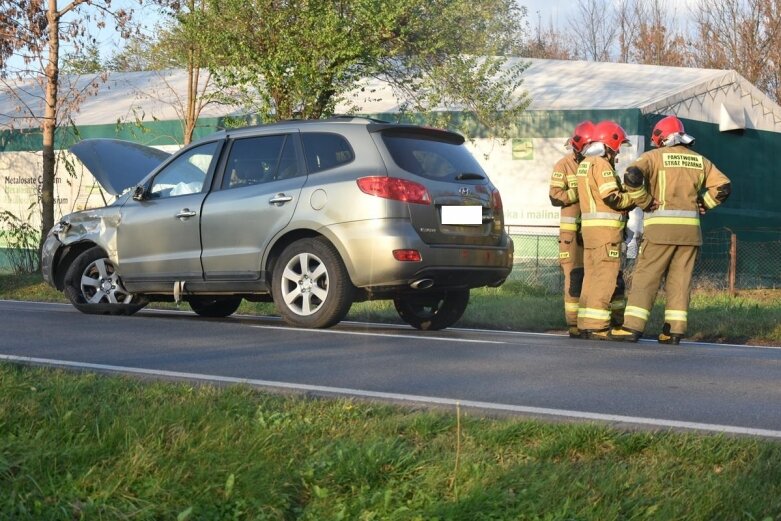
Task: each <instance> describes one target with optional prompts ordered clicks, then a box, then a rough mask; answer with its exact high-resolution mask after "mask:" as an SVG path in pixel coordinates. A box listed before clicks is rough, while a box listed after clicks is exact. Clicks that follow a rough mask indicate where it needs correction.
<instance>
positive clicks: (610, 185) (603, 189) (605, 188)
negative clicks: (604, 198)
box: [599, 181, 618, 194]
mask: <svg viewBox="0 0 781 521" xmlns="http://www.w3.org/2000/svg"><path fill="white" fill-rule="evenodd" d="M610 190H618V185H617V184H616V183H615V182H613V181H611V182H609V183H605V184H603V185H600V187H599V193H600V194H602V193H605V192H609V191H610Z"/></svg>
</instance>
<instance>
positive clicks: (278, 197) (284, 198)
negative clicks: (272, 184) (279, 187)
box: [268, 193, 293, 205]
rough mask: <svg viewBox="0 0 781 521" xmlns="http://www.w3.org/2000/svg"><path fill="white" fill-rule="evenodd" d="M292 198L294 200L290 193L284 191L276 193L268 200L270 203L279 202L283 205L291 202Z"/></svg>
mask: <svg viewBox="0 0 781 521" xmlns="http://www.w3.org/2000/svg"><path fill="white" fill-rule="evenodd" d="M292 200H293V198H292V197H290V196H289V195H285V194H283V193H279V194H277V195H275V196H274V197H272V198H271V199H269V200H268V204H279V205H282V204H284V203H289V202H290V201H292Z"/></svg>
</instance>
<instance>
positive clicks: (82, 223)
mask: <svg viewBox="0 0 781 521" xmlns="http://www.w3.org/2000/svg"><path fill="white" fill-rule="evenodd" d="M119 210H120V208H119V206H107V207H105V208H99V209H95V210H84V211H82V212H76V213H72V214H69V215H66V216H64V217H63V218H62V219H61V220H60V223H59V224H58V227H59V229H56V228H55V233H56V234H57V238H58V239H59V240H60V242H61V243H62V244H64V245H66V246H67V245H69V244H74V243H77V242H85V241H89V242H93V243H95V244H97V245H98V246H100V247H101V248H103V250H104V251H105V252H106V253H107V254H108V257H109V259H111V261H112V262H113V263H114V264H115V265H117V266H118V265H119V256H118V254H117V227H118V226H119V222H120V220H121V218H122V217H121V214H120V211H119Z"/></svg>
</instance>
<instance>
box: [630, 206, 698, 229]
mask: <svg viewBox="0 0 781 521" xmlns="http://www.w3.org/2000/svg"><path fill="white" fill-rule="evenodd" d="M643 223H644V224H645V225H647V226H652V225H654V224H686V225H689V226H699V225H700V214H699V212H695V211H692V210H656V211H655V212H646V213H645V219H644V220H643Z"/></svg>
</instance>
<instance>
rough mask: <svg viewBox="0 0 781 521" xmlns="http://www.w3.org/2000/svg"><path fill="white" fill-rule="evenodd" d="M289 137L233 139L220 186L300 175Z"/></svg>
mask: <svg viewBox="0 0 781 521" xmlns="http://www.w3.org/2000/svg"><path fill="white" fill-rule="evenodd" d="M300 174H301V172H300V171H299V168H298V160H297V159H296V150H295V146H294V142H293V139H292V137H291V136H288V135H284V134H282V135H276V136H258V137H251V138H243V139H237V140H235V141H234V142H233V144H232V145H231V150H230V153H229V154H228V161H227V163H226V165H225V176H224V177H223V178H222V188H223V189H225V188H240V187H243V186H252V185H257V184H262V183H268V182H270V181H277V180H279V179H287V178H291V177H296V176H298V175H300Z"/></svg>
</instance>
